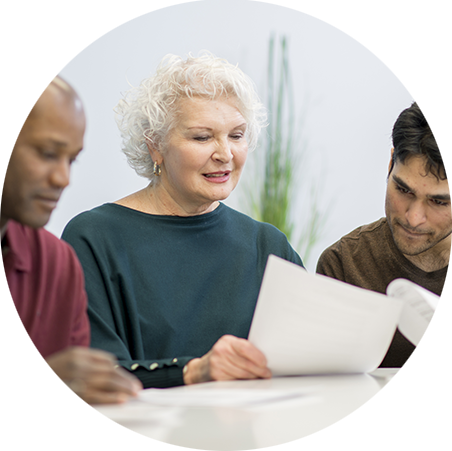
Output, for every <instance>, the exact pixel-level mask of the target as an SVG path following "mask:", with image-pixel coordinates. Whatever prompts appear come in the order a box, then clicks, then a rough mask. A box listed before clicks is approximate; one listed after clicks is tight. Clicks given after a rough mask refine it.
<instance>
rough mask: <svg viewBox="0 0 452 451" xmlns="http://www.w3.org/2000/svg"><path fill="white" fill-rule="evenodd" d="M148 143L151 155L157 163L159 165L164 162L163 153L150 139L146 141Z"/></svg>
mask: <svg viewBox="0 0 452 451" xmlns="http://www.w3.org/2000/svg"><path fill="white" fill-rule="evenodd" d="M146 145H147V147H148V150H149V154H150V155H151V158H152V161H153V162H154V163H157V164H158V165H160V164H162V162H163V157H162V154H161V153H160V152H159V151H158V150H157V149H156V148H155V147H154V145H153V144H152V143H151V142H150V141H149V140H148V141H146Z"/></svg>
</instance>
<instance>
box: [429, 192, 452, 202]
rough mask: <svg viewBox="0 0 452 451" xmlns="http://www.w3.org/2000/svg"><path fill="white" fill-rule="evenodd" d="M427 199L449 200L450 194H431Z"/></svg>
mask: <svg viewBox="0 0 452 451" xmlns="http://www.w3.org/2000/svg"><path fill="white" fill-rule="evenodd" d="M427 197H428V198H429V199H433V200H446V201H450V194H432V195H431V196H430V195H429V196H427Z"/></svg>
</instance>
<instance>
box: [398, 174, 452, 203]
mask: <svg viewBox="0 0 452 451" xmlns="http://www.w3.org/2000/svg"><path fill="white" fill-rule="evenodd" d="M392 179H393V180H394V182H396V183H397V185H400V186H401V187H402V188H404V189H406V190H407V191H410V192H412V193H414V194H416V191H415V190H413V189H412V188H410V187H409V186H408V185H407V184H406V183H405V182H404V181H403V180H402V179H400V178H399V177H397V176H396V175H393V176H392ZM427 198H428V199H434V200H444V201H450V194H428V195H427Z"/></svg>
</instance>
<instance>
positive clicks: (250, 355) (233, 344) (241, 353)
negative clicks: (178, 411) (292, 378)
mask: <svg viewBox="0 0 452 451" xmlns="http://www.w3.org/2000/svg"><path fill="white" fill-rule="evenodd" d="M270 377H271V372H270V370H269V369H268V368H267V359H266V358H265V356H264V354H262V352H261V351H259V349H257V348H256V346H254V345H253V344H251V343H250V342H249V341H248V340H245V339H243V338H238V337H234V336H233V335H223V336H222V337H221V338H220V339H219V340H218V341H217V342H216V343H215V344H214V346H213V348H212V349H211V350H210V351H209V352H208V353H207V354H206V355H204V356H203V357H201V358H198V359H193V360H190V361H189V362H188V363H187V365H186V371H185V373H184V383H185V384H186V385H188V384H196V383H199V382H208V381H224V380H234V379H261V378H262V379H268V378H270Z"/></svg>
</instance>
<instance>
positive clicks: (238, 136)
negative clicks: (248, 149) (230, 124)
mask: <svg viewBox="0 0 452 451" xmlns="http://www.w3.org/2000/svg"><path fill="white" fill-rule="evenodd" d="M231 138H232V139H236V140H238V139H241V138H243V134H242V133H235V134H234V135H231Z"/></svg>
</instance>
